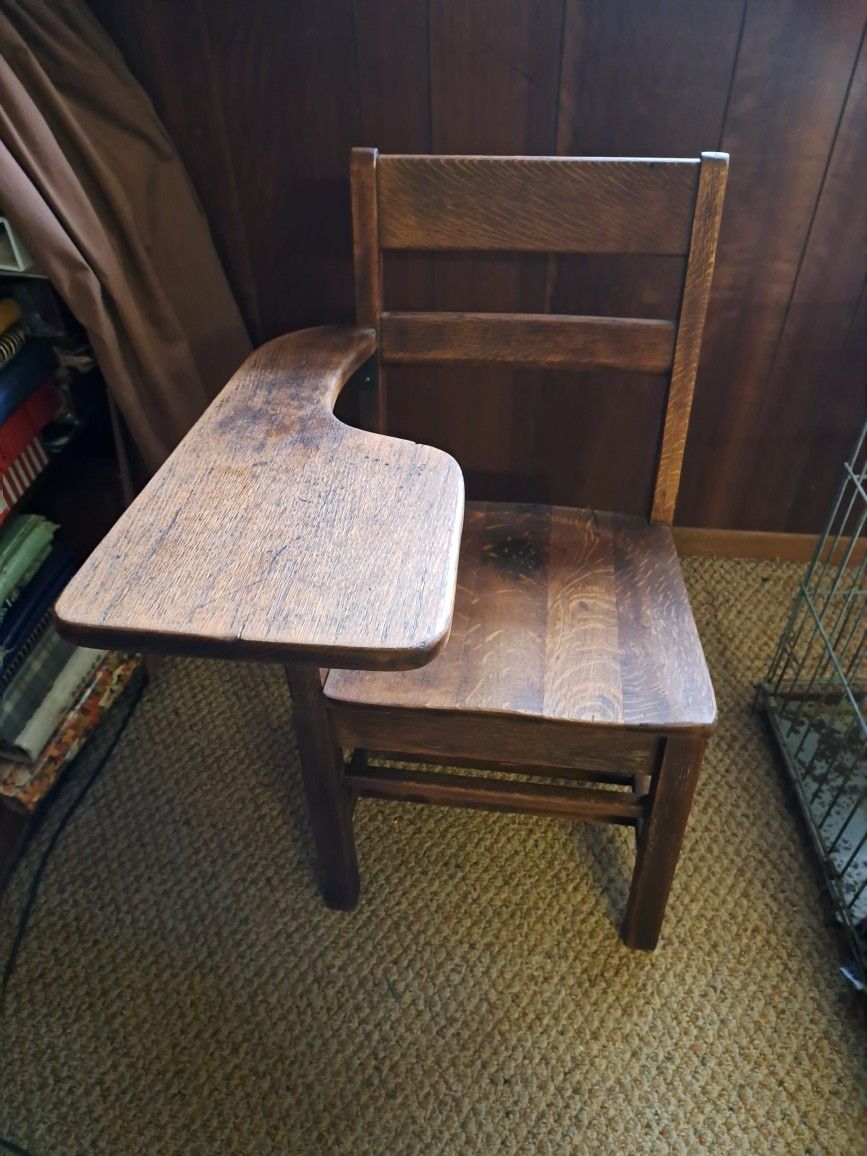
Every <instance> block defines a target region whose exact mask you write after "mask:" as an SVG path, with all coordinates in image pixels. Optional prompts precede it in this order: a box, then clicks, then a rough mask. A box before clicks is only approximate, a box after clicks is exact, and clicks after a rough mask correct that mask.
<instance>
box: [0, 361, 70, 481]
mask: <svg viewBox="0 0 867 1156" xmlns="http://www.w3.org/2000/svg"><path fill="white" fill-rule="evenodd" d="M59 404H60V399H59V397H58V393H57V387H56V386H55V384H54V381H53V380H52V379H51V378H50V377H49V378H48V379H47V380H45V381H43V383H42V385H40V386H39V388H38V389H37V390H36V392H35V393H33V394H31V395H30V397H28V398H27V400H26V401H24V402H22V403H21V405H19V406H18V408H17V409H16V410H15V411H14V412H13V413H11V414H10V415H9V417H7V419H6V420H5V421H4V422H3V424H2V425H0V472H5V471H6V470H8V469H9V467H10V466H11V465H12V464H13V462H15V460H16V459H17V458H19V457H20V456H21V454H22V453H23V452H24V450H25V449H26V448H27V446H29V445H30V443H31V442H32V441H33V439H34V438H35V437H36V436H37V434H39V433H41V432H42V430H43V429H44V428H45V427H46V426H47V425H48V423H49V422H50V421H51V420H52V418H53V417H54V415H55V414H56V413H57V409H58V406H59Z"/></svg>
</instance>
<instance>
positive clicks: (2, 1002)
mask: <svg viewBox="0 0 867 1156" xmlns="http://www.w3.org/2000/svg"><path fill="white" fill-rule="evenodd" d="M145 683H146V679H145V678H141V679H140V680H139V684H138V686H137V687H136V689H135V692H134V694H133V696H132V698H131V700H130V703H129V706H128V707H127V709H126V714H124V716H123V721H122V722H121V723H120V725H119V726H118V729H117V732H116V734H115V736H114V738H113V739H112V740H111V742H110V743H109V744H108V749H107V750H106V752H105V754H104V755H103V756H102V758H101V759H100V760H99V762H98V763H97V764H96V766H95V767H94V768H93V770H92V771H91V772H90V775H89V776H88V779H87V782H86V783H85V784H84V786H83V787H82V788H81V790H80V791H79V792H78V794H77V795H76V796H75V798H74V799H73V800H72V803H71V804H70V807H69V809H68V810H67V812H66V814H65V815H64V816H63V818H62V819H61V820H60V822H59V823H58V824H57V827H56V829H55V831H54V834H53V835H52V836H51V838H50V839H49V840H48V843H47V845H46V847H45V850H44V851H43V852H42V855H41V857H40V859H39V864H38V866H37V868H36V871H35V872H34V874H33V878H32V880H31V881H30V887H29V889H28V891H27V898H26V899H25V900H24V906H23V907H22V908H21V914H20V915H19V916H18V926H17V928H16V929H15V938H14V940H13V941H12V949H11V951H10V952H9V956H8V958H7V960H6V966H5V967H4V968H3V981H2V984H0V1016H2V1015H3V1012H4V1010H5V1007H6V992H7V990H8V988H9V982H10V980H11V979H12V974H13V972H14V971H15V965H16V964H17V962H18V954H19V952H20V950H21V944H22V943H23V942H24V936H25V935H26V933H27V925H28V923H29V922H30V916H31V913H32V912H33V908H34V905H35V904H36V897H37V895H38V894H39V887H40V884H41V883H42V877H43V875H44V874H45V869H46V867H47V866H48V860H49V859H50V858H51V852H52V851H53V850H54V848H55V847H56V846H57V842H58V840H59V839H60V836H61V835H62V834H63V832H64V830H65V828H66V824H67V823H68V822H69V820H70V819H71V818H72V816H73V815H74V814H75V812H76V811H77V810H78V808H79V807H80V806H81V804H82V803H83V802H84V800H85V798H86V797H87V794H88V792H89V791H90V788H91V787H92V786H93V784H94V783H95V782H96V780H97V779H98V778H99V776H100V774H101V773H102V771H103V770H104V768H105V765H106V763H107V762H108V760H109V759H110V758H111V756H112V755H113V754H114V752H115V749H116V747H117V744H118V743H119V742H120V740H121V739H122V738H123V734H124V731H125V730H126V727H127V723H128V722H129V720H130V719H131V718H132V712H133V711H134V710H135V708H136V707H137V706H138V702H139V699H140V698H141V696H142V692H143V690H144V688H145ZM0 1149H2V1150H3V1151H4V1152H11V1153H13V1156H32V1154H31V1153H30V1152H29V1151H28V1150H27V1148H22V1147H21V1145H20V1144H16V1143H14V1141H12V1140H7V1139H6V1138H5V1137H4V1136H0Z"/></svg>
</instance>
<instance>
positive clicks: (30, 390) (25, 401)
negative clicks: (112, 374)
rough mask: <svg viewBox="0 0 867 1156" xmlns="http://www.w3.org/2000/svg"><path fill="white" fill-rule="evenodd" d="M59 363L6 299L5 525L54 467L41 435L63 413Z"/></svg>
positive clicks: (1, 389)
mask: <svg viewBox="0 0 867 1156" xmlns="http://www.w3.org/2000/svg"><path fill="white" fill-rule="evenodd" d="M56 368H57V358H56V356H55V353H54V350H53V349H52V347H51V345H50V343H49V342H47V341H44V340H39V339H38V338H34V337H31V336H30V333H29V330H28V327H27V324H26V322H25V321H24V319H23V318H22V316H21V312H20V310H19V308H18V305H17V304H16V303H15V302H14V301H13V300H12V299H11V298H6V299H0V524H2V523H3V522H4V521H5V520H6V519H7V518H8V517H9V514H10V511H11V510H12V509H13V508H14V507H15V505H17V503H18V502H20V500H21V498H22V497H23V496H24V494H25V493H26V491H27V490H28V488H29V487H30V486H31V485H32V484H33V482H34V481H35V480H36V478H37V477H38V476H39V474H40V473H42V471H43V470H44V469H45V467H46V466H47V464H48V455H47V454H46V451H45V447H44V445H43V443H42V439H41V437H40V434H41V433H42V430H43V429H44V428H45V426H47V425H48V423H49V422H50V421H51V420H52V418H53V417H54V415H55V414H56V413H57V409H58V405H59V397H58V393H57V388H56V386H55V384H54V372H55V370H56Z"/></svg>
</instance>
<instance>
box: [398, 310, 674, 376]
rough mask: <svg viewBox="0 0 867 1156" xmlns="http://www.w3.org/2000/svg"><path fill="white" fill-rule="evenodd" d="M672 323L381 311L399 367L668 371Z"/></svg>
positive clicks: (491, 314)
mask: <svg viewBox="0 0 867 1156" xmlns="http://www.w3.org/2000/svg"><path fill="white" fill-rule="evenodd" d="M674 338H675V325H674V323H673V322H671V321H645V320H641V319H637V318H622V317H558V316H551V315H547V314H527V313H383V314H382V328H381V343H382V346H381V355H382V360H383V361H384V362H386V363H391V364H394V365H428V364H431V363H434V364H438V365H449V364H451V365H473V364H497V363H508V364H512V365H527V366H539V367H546V368H549V369H589V368H595V367H602V366H604V367H607V368H610V369H619V370H624V371H626V372H632V373H667V372H668V371H669V370H670V369H671V363H672V358H673V355H674Z"/></svg>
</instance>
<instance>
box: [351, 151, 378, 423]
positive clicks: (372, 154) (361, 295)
mask: <svg viewBox="0 0 867 1156" xmlns="http://www.w3.org/2000/svg"><path fill="white" fill-rule="evenodd" d="M378 155H379V154H378V151H377V149H369V148H354V149H353V150H352V158H351V161H350V189H351V197H352V247H353V257H354V264H355V323H356V325H358V327H359V328H360V329H373V330H374V331H375V332H376V344H377V349H378V348H379V330H380V316H381V314H382V250H381V248H380V244H379V212H378V208H377V190H376V161H377V157H378ZM361 386H362V388H361V396H360V408H361V421H362V424H363V425H364V426H366V428H367V429H370V430H374V431H375V432H376V433H385V424H386V413H385V388H384V381H383V374H382V371H381V368H380V369H377V366H376V365H375V364H371V366H370V367H368V369H367V370H366V372H365V374H364V375H363V377H362V382H361Z"/></svg>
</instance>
